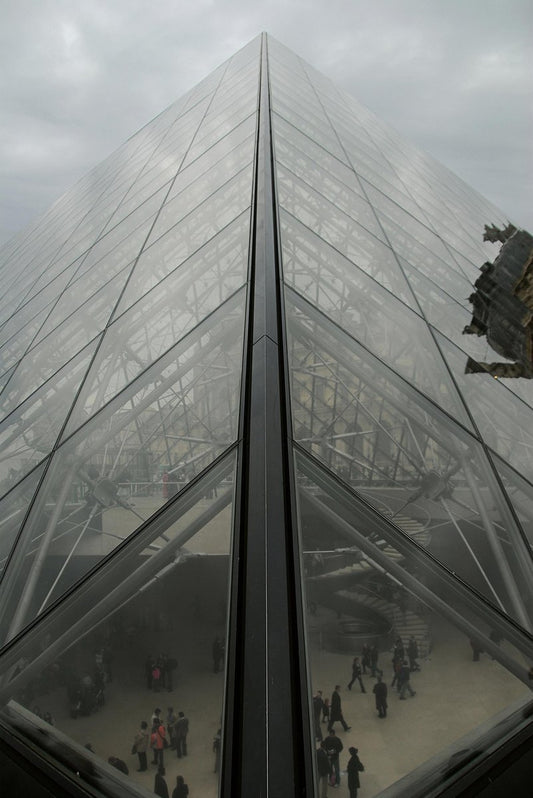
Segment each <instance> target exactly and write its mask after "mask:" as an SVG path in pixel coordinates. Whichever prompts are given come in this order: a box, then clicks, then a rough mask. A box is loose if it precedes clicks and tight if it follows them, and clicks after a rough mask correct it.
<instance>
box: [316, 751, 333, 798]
mask: <svg viewBox="0 0 533 798" xmlns="http://www.w3.org/2000/svg"><path fill="white" fill-rule="evenodd" d="M316 769H317V773H318V787H319V790H318V794H319V796H320V798H327V794H328V781H329V777H330V775H331V762H330V761H329V757H328V755H327V753H326V749H325V748H324V743H323V742H322V743H320V746H319V748H317V749H316Z"/></svg>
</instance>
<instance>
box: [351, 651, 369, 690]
mask: <svg viewBox="0 0 533 798" xmlns="http://www.w3.org/2000/svg"><path fill="white" fill-rule="evenodd" d="M355 681H357V682H359V686H360V687H361V692H362V693H366V690H365V686H364V684H363V680H362V679H361V666H360V664H359V657H354V660H353V662H352V681H351V682H350V683H349V685H348V690H351V689H352V684H353V683H354V682H355Z"/></svg>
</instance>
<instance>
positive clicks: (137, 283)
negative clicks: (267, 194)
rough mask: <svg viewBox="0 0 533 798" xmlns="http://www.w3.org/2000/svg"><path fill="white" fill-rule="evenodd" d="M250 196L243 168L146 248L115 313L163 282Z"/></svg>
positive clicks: (248, 178) (248, 179)
mask: <svg viewBox="0 0 533 798" xmlns="http://www.w3.org/2000/svg"><path fill="white" fill-rule="evenodd" d="M251 194H252V171H251V168H246V169H244V170H242V171H241V172H240V173H239V174H238V175H236V177H235V178H233V180H230V181H229V183H228V184H227V185H225V186H223V187H222V188H221V189H219V191H217V192H216V194H214V195H213V196H212V197H210V198H209V199H208V200H206V201H205V202H203V203H202V204H201V205H200V206H199V207H198V208H196V210H194V211H193V212H192V213H190V214H188V215H187V216H186V217H185V218H184V219H182V220H181V222H179V224H177V225H175V226H174V227H172V228H171V229H170V230H169V231H168V232H167V233H165V235H164V236H162V237H161V238H159V239H158V240H157V241H155V242H154V243H153V244H152V245H151V246H149V247H147V248H146V249H145V250H144V251H143V253H142V255H141V257H140V258H139V260H138V261H137V264H136V266H135V270H134V272H133V277H132V281H131V282H130V284H131V287H130V285H128V288H127V290H126V292H125V294H124V296H123V297H122V299H121V301H120V303H119V306H118V309H117V313H122V312H123V311H124V310H125V309H126V308H127V307H128V306H129V305H130V304H131V303H132V302H134V301H135V300H136V299H138V298H139V296H141V293H140V292H142V291H145V290H147V289H149V288H151V287H152V286H153V285H154V284H155V283H156V282H159V280H161V279H163V278H164V277H165V276H166V275H167V274H169V273H170V272H171V271H173V270H174V269H175V268H177V267H178V266H179V265H180V264H181V263H182V262H183V261H185V260H186V259H187V258H188V257H189V256H190V255H192V254H193V253H194V252H195V251H196V250H199V249H200V247H202V246H203V245H204V244H205V243H206V242H207V241H209V239H211V238H213V236H215V235H216V234H217V233H218V232H220V231H221V230H222V229H223V228H224V227H225V226H226V225H228V224H229V223H230V222H232V221H233V220H234V219H236V218H237V217H238V216H239V215H240V214H241V213H242V212H243V211H245V210H246V209H247V208H249V207H250V201H251Z"/></svg>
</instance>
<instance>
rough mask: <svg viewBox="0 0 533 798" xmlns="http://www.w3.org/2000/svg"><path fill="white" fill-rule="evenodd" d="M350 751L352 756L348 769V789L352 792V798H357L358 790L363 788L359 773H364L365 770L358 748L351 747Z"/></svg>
mask: <svg viewBox="0 0 533 798" xmlns="http://www.w3.org/2000/svg"><path fill="white" fill-rule="evenodd" d="M348 751H349V752H350V754H351V756H350V759H349V760H348V765H347V767H346V770H347V773H348V789H349V791H350V798H357V790H358V789H359V787H360V786H361V784H360V782H359V773H362V772H363V770H364V769H365V768H364V766H363V763H362V762H361V760H360V759H359V757H358V756H357V748H354V747H353V746H351V747H350V748H348Z"/></svg>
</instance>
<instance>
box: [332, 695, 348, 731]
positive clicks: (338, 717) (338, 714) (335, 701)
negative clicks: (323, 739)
mask: <svg viewBox="0 0 533 798" xmlns="http://www.w3.org/2000/svg"><path fill="white" fill-rule="evenodd" d="M340 689H341V686H340V684H336V685H335V689H334V691H333V693H332V694H331V708H330V712H329V723H328V732H331V731H333V724H334V723H336V722H337V721H339V722H340V723H341V724H342V728H343V729H344V731H348V729H351V728H352V727H351V726H348V724H347V723H346V721H345V720H344V717H343V714H342V704H341V695H340V693H339V690H340Z"/></svg>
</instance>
